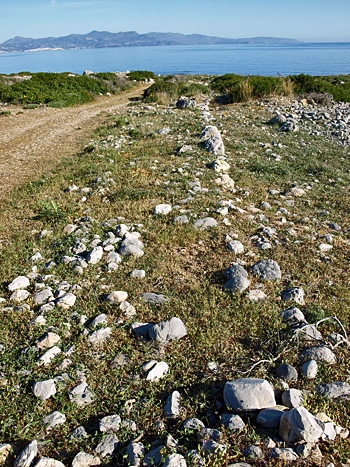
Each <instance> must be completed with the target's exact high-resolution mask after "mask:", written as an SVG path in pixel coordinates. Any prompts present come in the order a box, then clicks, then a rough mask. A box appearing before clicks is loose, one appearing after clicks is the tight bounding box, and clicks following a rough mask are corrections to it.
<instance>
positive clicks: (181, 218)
mask: <svg viewBox="0 0 350 467" xmlns="http://www.w3.org/2000/svg"><path fill="white" fill-rule="evenodd" d="M173 222H174V224H179V225H184V224H188V223H189V219H188V217H187V216H186V215H183V216H176V217H174V220H173Z"/></svg>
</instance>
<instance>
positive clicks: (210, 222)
mask: <svg viewBox="0 0 350 467" xmlns="http://www.w3.org/2000/svg"><path fill="white" fill-rule="evenodd" d="M193 225H194V227H195V228H196V229H201V230H206V229H211V228H212V227H217V225H218V223H217V221H216V220H215V219H214V218H213V217H204V218H203V219H198V220H196V221H195V222H194V223H193Z"/></svg>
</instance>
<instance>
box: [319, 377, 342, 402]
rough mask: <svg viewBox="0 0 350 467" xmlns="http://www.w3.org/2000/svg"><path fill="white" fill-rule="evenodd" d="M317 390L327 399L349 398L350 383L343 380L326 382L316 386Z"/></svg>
mask: <svg viewBox="0 0 350 467" xmlns="http://www.w3.org/2000/svg"><path fill="white" fill-rule="evenodd" d="M316 391H317V393H318V394H320V395H321V396H323V397H326V398H327V399H349V398H350V384H349V383H345V382H342V381H337V382H336V383H325V384H319V385H318V386H316Z"/></svg>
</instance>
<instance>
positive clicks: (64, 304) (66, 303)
mask: <svg viewBox="0 0 350 467" xmlns="http://www.w3.org/2000/svg"><path fill="white" fill-rule="evenodd" d="M76 299H77V297H76V295H74V294H73V293H66V294H64V295H63V296H62V297H60V298H59V299H58V300H56V305H57V306H59V307H60V308H63V309H64V310H68V309H69V308H71V307H72V306H74V305H75V301H76Z"/></svg>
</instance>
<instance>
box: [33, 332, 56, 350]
mask: <svg viewBox="0 0 350 467" xmlns="http://www.w3.org/2000/svg"><path fill="white" fill-rule="evenodd" d="M60 340H61V338H60V336H59V335H58V334H56V333H55V332H47V333H45V334H44V335H43V336H42V337H41V338H40V339H39V340H38V342H37V343H36V346H37V347H38V349H41V350H43V349H48V348H50V347H53V346H54V345H55V344H57V343H58V342H59V341H60Z"/></svg>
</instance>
